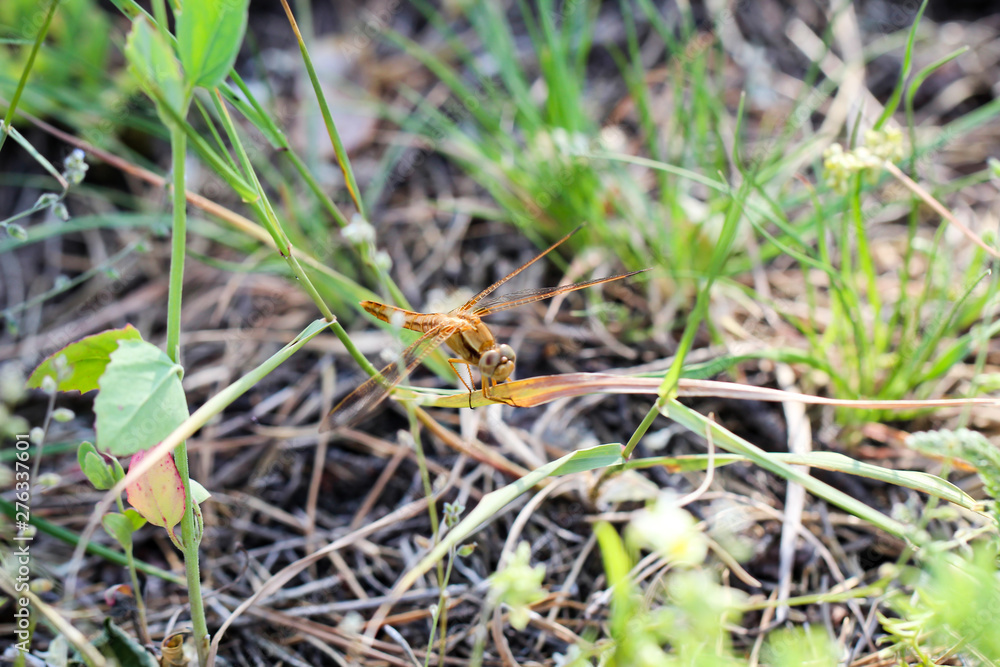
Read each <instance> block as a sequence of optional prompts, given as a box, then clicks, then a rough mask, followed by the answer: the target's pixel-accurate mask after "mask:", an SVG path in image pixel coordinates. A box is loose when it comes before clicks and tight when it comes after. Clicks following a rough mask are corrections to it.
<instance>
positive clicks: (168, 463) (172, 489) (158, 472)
mask: <svg viewBox="0 0 1000 667" xmlns="http://www.w3.org/2000/svg"><path fill="white" fill-rule="evenodd" d="M145 455H146V452H137V453H135V454H133V455H132V460H131V461H130V462H129V468H131V467H132V466H134V465H137V464H138V463H139V461H141V460H142V459H143V457H144V456H145ZM125 492H126V493H127V494H128V502H129V504H130V505H131V506H132V507H134V508H135V509H136V511H138V512H139V514H141V515H142V516H143V518H145V519H146V521H148V522H150V523H152V524H155V525H157V526H160V527H162V528H166V529H167V532H169V533H170V534H171V535H173V530H174V526H176V525H177V523H178V522H179V521H180V520H181V517H182V516H184V507H185V503H184V483H183V482H182V481H181V476H180V473H178V472H177V466H176V465H174V457H173V455H172V454H168V455H167V456H164V457H163V458H162V459H160V460H159V461H157V462H156V465H155V466H153V467H152V469H150V470H149V472H147V473H146V474H145V475H143V476H142V477H140V478H139V479H138V481H136V483H135V484H130V485H129V486H127V487H125Z"/></svg>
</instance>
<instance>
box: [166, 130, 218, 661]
mask: <svg viewBox="0 0 1000 667" xmlns="http://www.w3.org/2000/svg"><path fill="white" fill-rule="evenodd" d="M170 144H171V149H172V157H173V169H172V172H173V188H172V192H171V194H172V197H173V209H174V227H173V239H172V244H171V249H170V291H169V292H168V294H167V356H169V357H170V359H171V360H173V361H174V363H180V357H181V350H180V340H181V296H182V294H183V290H184V255H185V252H186V250H187V211H186V207H187V198H186V193H187V190H186V188H185V184H184V159H185V157H186V154H187V137H186V136H185V134H184V130H183V129H182V128H180V127H179V126H177V125H172V126H171V128H170ZM174 463H175V464H176V465H177V472H178V473H179V474H180V477H181V482H182V483H183V484H184V497H185V498H186V499H187V502H186V503H185V504H184V517H183V518H182V519H181V543H182V544H183V545H184V571H185V575H186V577H187V584H188V601H189V602H190V603H191V624H192V625H193V626H194V636H195V645H196V647H197V649H198V661H199V663H200V664H202V665H205V664H207V662H208V645H209V641H210V637H209V635H208V623H207V622H206V619H205V604H204V602H203V600H202V598H201V569H200V567H199V564H198V547H199V546H200V545H201V526H200V525H199V522H198V521H196V519H195V507H194V505H195V502H194V496H193V495H192V494H191V477H190V475H189V468H188V458H187V443H186V442H181V443H180V444H179V445H177V447H175V448H174Z"/></svg>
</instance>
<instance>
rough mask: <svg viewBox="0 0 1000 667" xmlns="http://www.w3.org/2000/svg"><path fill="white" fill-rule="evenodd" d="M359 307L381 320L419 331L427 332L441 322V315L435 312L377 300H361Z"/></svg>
mask: <svg viewBox="0 0 1000 667" xmlns="http://www.w3.org/2000/svg"><path fill="white" fill-rule="evenodd" d="M361 307H362V308H364V309H365V310H367V311H368V312H369V313H371V314H372V315H374V316H375V317H377V318H379V319H380V320H382V321H383V322H388V323H389V324H393V325H396V326H398V327H403V328H404V329H409V330H411V331H419V332H420V333H427V332H428V331H430V330H431V329H433V328H434V327H436V326H438V325H439V324H441V319H442V316H441V315H439V314H437V313H430V314H428V313H415V312H413V311H412V310H405V309H403V308H397V307H396V306H387V305H386V304H384V303H378V302H377V301H362V302H361Z"/></svg>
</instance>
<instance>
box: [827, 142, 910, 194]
mask: <svg viewBox="0 0 1000 667" xmlns="http://www.w3.org/2000/svg"><path fill="white" fill-rule="evenodd" d="M902 157H903V131H902V130H900V129H899V128H898V127H887V128H885V129H883V130H867V131H866V132H865V143H864V144H863V145H861V146H858V147H857V148H854V149H852V150H849V151H845V150H844V147H843V146H841V145H840V144H833V145H831V146H830V147H829V148H827V149H826V150H825V151H824V152H823V169H824V170H825V171H826V184H827V185H828V186H830V187H831V188H833V189H834V190H836V191H837V192H840V193H841V194H843V193H846V192H847V187H848V185H849V183H850V180H851V177H852V176H854V174H857V173H861V172H863V171H865V170H868V171H867V174H868V176H869V178H871V179H872V181H873V182H874V180H875V179H876V178H878V173H879V170H880V169H881V168H882V165H884V164H885V163H886V162H895V161H897V160H899V159H900V158H902Z"/></svg>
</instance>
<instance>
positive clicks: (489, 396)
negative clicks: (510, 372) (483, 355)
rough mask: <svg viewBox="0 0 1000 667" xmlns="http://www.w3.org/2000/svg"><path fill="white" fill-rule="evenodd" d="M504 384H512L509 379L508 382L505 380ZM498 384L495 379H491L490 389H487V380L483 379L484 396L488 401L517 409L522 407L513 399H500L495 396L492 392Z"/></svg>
mask: <svg viewBox="0 0 1000 667" xmlns="http://www.w3.org/2000/svg"><path fill="white" fill-rule="evenodd" d="M504 382H510V379H509V378H508V379H507V380H504ZM497 384H498V383H497V381H496V380H494V379H493V378H490V383H489V385H488V386H489V389H487V384H486V378H485V377H484V378H483V396H485V397H486V398H487V399H489V400H491V401H493V402H494V403H503V404H505V405H509V406H511V407H515V408H517V407H520V406H519V405H518V404H517V401H515V400H514V399H513V398H500V397H499V396H497V395H495V394H494V393H493V391H492V390H493V388H494V387H496V386H497Z"/></svg>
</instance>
